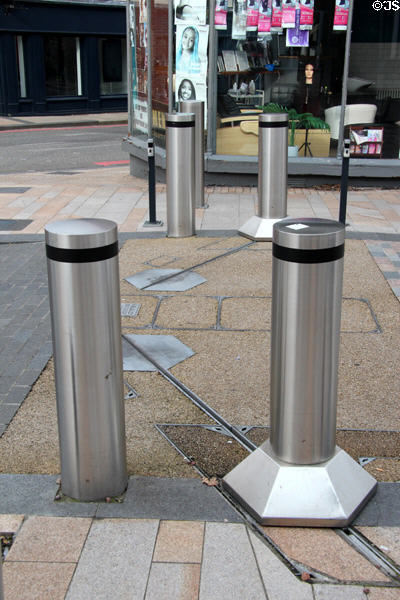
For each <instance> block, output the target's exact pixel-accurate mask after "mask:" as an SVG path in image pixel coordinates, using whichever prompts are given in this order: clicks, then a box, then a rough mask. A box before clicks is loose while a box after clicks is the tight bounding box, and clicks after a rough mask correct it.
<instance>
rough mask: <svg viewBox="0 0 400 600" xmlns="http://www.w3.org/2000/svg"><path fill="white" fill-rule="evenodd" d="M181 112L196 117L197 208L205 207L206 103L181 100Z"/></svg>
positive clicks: (195, 167)
mask: <svg viewBox="0 0 400 600" xmlns="http://www.w3.org/2000/svg"><path fill="white" fill-rule="evenodd" d="M179 111H180V112H182V113H194V116H195V131H194V145H195V151H194V153H195V158H194V162H195V166H194V183H195V203H194V204H195V207H196V208H203V207H204V102H202V101H201V100H181V101H180V102H179Z"/></svg>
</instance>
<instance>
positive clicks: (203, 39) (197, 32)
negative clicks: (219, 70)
mask: <svg viewBox="0 0 400 600" xmlns="http://www.w3.org/2000/svg"><path fill="white" fill-rule="evenodd" d="M208 30H209V27H208V25H177V26H176V72H177V73H186V74H187V75H196V74H200V73H201V74H205V73H206V72H207V60H208V59H207V46H208Z"/></svg>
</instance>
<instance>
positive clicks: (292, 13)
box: [282, 0, 297, 28]
mask: <svg viewBox="0 0 400 600" xmlns="http://www.w3.org/2000/svg"><path fill="white" fill-rule="evenodd" d="M296 4H297V1H296V0H282V27H283V28H290V27H294V26H295V23H296Z"/></svg>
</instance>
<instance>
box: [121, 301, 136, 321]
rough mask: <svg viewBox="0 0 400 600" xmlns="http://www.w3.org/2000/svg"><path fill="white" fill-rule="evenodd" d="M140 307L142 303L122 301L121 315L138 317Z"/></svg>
mask: <svg viewBox="0 0 400 600" xmlns="http://www.w3.org/2000/svg"><path fill="white" fill-rule="evenodd" d="M139 309H140V304H134V303H126V302H122V303H121V317H137V315H138V312H139Z"/></svg>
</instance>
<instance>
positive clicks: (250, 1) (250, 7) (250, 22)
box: [246, 0, 259, 31]
mask: <svg viewBox="0 0 400 600" xmlns="http://www.w3.org/2000/svg"><path fill="white" fill-rule="evenodd" d="M258 6H259V0H247V20H246V29H247V31H257V26H258Z"/></svg>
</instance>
